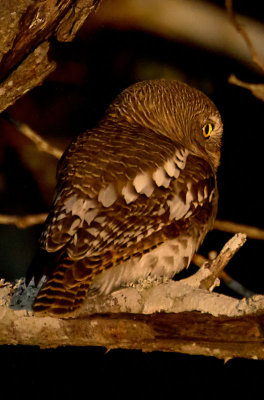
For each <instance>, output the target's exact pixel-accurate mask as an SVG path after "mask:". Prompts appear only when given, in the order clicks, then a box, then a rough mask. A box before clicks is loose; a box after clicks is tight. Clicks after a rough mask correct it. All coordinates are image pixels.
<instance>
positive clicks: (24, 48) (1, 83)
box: [0, 0, 100, 112]
mask: <svg viewBox="0 0 264 400" xmlns="http://www.w3.org/2000/svg"><path fill="white" fill-rule="evenodd" d="M99 2H100V0H77V1H74V0H59V1H58V0H44V1H43V0H21V1H19V2H17V1H16V0H4V1H1V2H0V16H1V17H0V112H2V111H3V110H5V109H6V108H7V107H9V106H10V105H11V104H13V103H14V102H15V101H16V100H17V99H19V98H20V97H22V96H23V95H24V94H25V93H26V92H27V91H28V90H30V89H32V88H33V87H35V86H37V85H40V84H41V83H42V82H43V80H44V79H45V78H46V76H47V75H48V74H50V73H51V72H52V71H53V70H54V68H55V66H56V64H55V63H54V62H53V61H49V58H48V50H49V47H50V43H49V42H48V40H49V39H50V38H51V36H54V37H56V38H57V39H58V40H60V41H71V40H73V38H74V36H75V34H76V32H77V31H78V29H79V28H80V27H81V25H82V24H83V22H84V21H85V19H86V18H87V16H88V15H89V13H90V12H91V11H92V10H93V9H95V8H96V7H97V5H98V4H99Z"/></svg>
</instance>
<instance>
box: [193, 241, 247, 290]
mask: <svg viewBox="0 0 264 400" xmlns="http://www.w3.org/2000/svg"><path fill="white" fill-rule="evenodd" d="M246 239H247V236H246V235H245V234H244V233H236V234H235V235H234V236H233V237H232V238H231V239H230V240H229V241H228V242H227V243H226V244H225V245H224V247H223V248H222V250H221V251H220V253H219V254H218V256H217V257H216V258H215V259H214V260H213V261H212V262H211V263H210V266H209V270H210V276H209V277H208V278H205V279H204V280H202V281H201V284H200V287H201V288H202V289H209V288H210V287H211V286H212V285H213V284H214V282H215V280H216V279H217V278H218V277H219V276H220V274H221V272H222V271H223V270H224V268H225V267H226V265H227V264H228V263H229V261H230V260H231V258H232V257H233V256H234V255H235V253H236V252H237V251H238V250H239V249H240V247H242V246H243V244H244V243H245V242H246Z"/></svg>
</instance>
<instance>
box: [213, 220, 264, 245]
mask: <svg viewBox="0 0 264 400" xmlns="http://www.w3.org/2000/svg"><path fill="white" fill-rule="evenodd" d="M214 229H217V230H219V231H224V232H230V233H239V232H243V233H245V234H246V235H247V237H248V238H251V239H258V240H264V230H263V229H259V228H256V227H255V226H249V225H243V224H237V223H236V222H232V221H222V220H219V219H217V220H216V221H215V223H214Z"/></svg>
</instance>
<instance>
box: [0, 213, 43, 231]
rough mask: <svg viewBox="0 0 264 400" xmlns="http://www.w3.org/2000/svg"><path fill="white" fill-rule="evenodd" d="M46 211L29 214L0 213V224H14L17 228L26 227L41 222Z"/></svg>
mask: <svg viewBox="0 0 264 400" xmlns="http://www.w3.org/2000/svg"><path fill="white" fill-rule="evenodd" d="M47 215H48V214H47V213H42V214H29V215H25V216H22V217H21V216H18V215H2V214H0V224H2V225H15V226H17V227H18V228H28V227H29V226H33V225H38V224H43V222H44V221H45V220H46V218H47Z"/></svg>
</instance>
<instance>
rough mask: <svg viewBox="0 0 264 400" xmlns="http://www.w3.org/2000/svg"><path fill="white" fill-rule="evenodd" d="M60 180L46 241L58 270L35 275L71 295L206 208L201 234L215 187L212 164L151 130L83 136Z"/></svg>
mask: <svg viewBox="0 0 264 400" xmlns="http://www.w3.org/2000/svg"><path fill="white" fill-rule="evenodd" d="M58 179H59V182H58V187H57V195H56V198H55V201H54V203H53V207H52V210H51V212H50V215H49V217H48V220H47V222H46V227H45V230H44V232H43V235H42V238H41V247H42V249H44V250H46V252H48V253H52V254H53V256H54V258H56V263H53V264H51V265H52V267H51V270H50V271H48V272H46V271H43V270H38V271H36V270H35V271H33V275H35V276H37V278H39V277H40V276H41V275H42V274H43V273H47V275H48V276H49V280H48V281H47V285H48V286H49V281H51V280H53V281H56V282H57V281H58V282H60V281H61V282H62V283H63V285H64V286H65V287H68V288H71V287H74V286H76V285H77V284H79V283H80V282H85V283H86V284H88V283H89V282H91V281H92V279H93V278H94V276H95V275H97V274H98V273H100V272H102V271H104V270H106V269H107V268H110V267H111V266H113V265H116V264H119V263H120V262H121V261H123V260H127V259H129V258H130V257H133V256H135V255H139V254H144V253H145V252H147V251H150V250H151V249H153V248H155V247H157V246H158V245H159V244H161V243H163V242H164V241H165V240H166V239H167V238H168V237H169V236H170V237H171V236H174V237H175V236H177V235H179V234H180V233H181V231H182V230H186V229H187V228H188V225H189V224H190V221H191V219H192V218H194V217H195V216H197V215H200V214H201V210H203V209H204V210H206V212H204V217H203V218H201V229H202V228H203V224H204V225H206V224H207V223H208V216H209V215H210V214H211V209H212V198H213V194H214V192H215V188H216V183H215V176H214V174H213V172H212V169H211V167H210V165H209V164H208V163H207V162H206V161H204V160H203V159H201V158H198V157H195V156H194V155H192V154H190V153H189V151H188V150H187V149H184V148H183V147H182V146H181V145H177V144H175V143H174V142H172V141H171V140H170V139H168V138H166V137H164V136H161V135H158V134H156V133H154V132H151V131H145V132H142V131H140V132H137V133H127V134H126V135H120V132H114V130H113V131H110V132H108V134H106V135H105V134H103V133H101V132H96V131H92V133H91V134H89V133H86V134H84V135H82V136H80V137H79V138H77V140H76V141H75V142H74V143H73V144H72V145H71V146H70V147H69V149H68V150H67V152H66V154H65V155H64V156H63V159H62V161H61V163H60V167H59V170H58ZM58 282H57V283H58ZM44 289H45V287H44Z"/></svg>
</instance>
